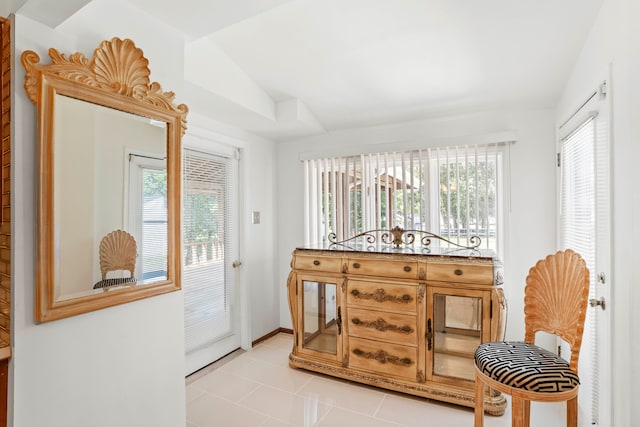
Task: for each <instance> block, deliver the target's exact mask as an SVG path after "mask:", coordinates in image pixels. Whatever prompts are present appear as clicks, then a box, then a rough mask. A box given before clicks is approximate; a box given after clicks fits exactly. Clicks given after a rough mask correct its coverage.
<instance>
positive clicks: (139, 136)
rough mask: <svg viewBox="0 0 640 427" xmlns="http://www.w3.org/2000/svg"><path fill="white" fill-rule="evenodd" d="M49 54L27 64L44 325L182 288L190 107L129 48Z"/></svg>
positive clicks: (28, 55)
mask: <svg viewBox="0 0 640 427" xmlns="http://www.w3.org/2000/svg"><path fill="white" fill-rule="evenodd" d="M49 56H50V58H51V64H38V62H39V61H40V58H39V56H38V55H37V54H36V53H35V52H32V51H25V52H24V53H23V54H22V58H21V59H22V64H23V66H24V68H25V70H26V77H25V83H24V87H25V90H26V91H27V94H28V96H29V98H30V99H31V101H32V102H33V103H34V104H36V106H37V110H38V154H37V158H38V181H37V183H38V190H37V194H38V196H37V197H38V215H37V217H38V230H37V239H38V242H37V280H36V310H35V316H36V320H37V321H39V322H45V321H50V320H55V319H60V318H63V317H68V316H73V315H76V314H80V313H85V312H88V311H92V310H97V309H101V308H105V307H109V306H113V305H116V304H122V303H125V302H129V301H133V300H137V299H141V298H146V297H150V296H153V295H158V294H161V293H165V292H171V291H175V290H178V289H180V271H181V270H180V268H181V267H180V266H181V262H180V259H181V258H180V175H181V139H182V135H183V134H184V131H185V129H186V116H187V107H186V106H185V105H184V104H181V105H177V106H176V105H175V104H174V102H173V98H174V94H173V93H172V92H163V91H162V88H161V87H160V85H159V84H158V83H155V82H154V83H150V79H149V75H150V71H149V68H148V60H147V59H146V58H145V57H144V55H143V53H142V50H140V49H139V48H137V47H136V46H135V44H134V43H133V42H132V41H131V40H129V39H125V40H121V39H118V38H113V39H111V40H106V41H103V42H102V43H101V44H100V46H99V47H98V48H97V49H96V50H95V51H94V56H93V58H91V59H89V58H86V57H85V56H84V55H83V54H82V53H74V54H72V55H70V56H69V57H68V58H67V57H66V56H65V55H64V54H61V53H59V52H58V51H57V50H56V49H53V48H52V49H49Z"/></svg>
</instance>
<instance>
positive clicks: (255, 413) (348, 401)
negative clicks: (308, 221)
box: [186, 333, 565, 427]
mask: <svg viewBox="0 0 640 427" xmlns="http://www.w3.org/2000/svg"><path fill="white" fill-rule="evenodd" d="M291 346H292V336H291V335H289V334H284V333H281V334H278V335H276V336H274V337H272V338H270V339H268V340H266V341H264V342H262V343H260V344H258V345H256V346H255V347H254V348H253V349H251V350H249V351H246V352H242V351H239V352H236V353H233V354H232V355H230V356H227V357H226V358H224V359H222V360H220V361H218V362H216V363H215V364H213V365H212V366H210V367H208V368H205V369H203V370H202V371H200V372H197V373H195V374H193V375H191V376H189V377H188V378H187V392H186V393H187V395H186V402H187V427H254V426H255V427H292V426H295V427H312V426H313V427H392V426H393V427H401V426H404V427H418V426H420V427H439V426H443V427H463V426H464V427H470V426H473V411H472V410H471V409H470V408H464V407H459V406H455V405H449V404H444V403H440V402H436V401H432V400H428V399H421V398H416V397H411V396H406V395H402V394H399V393H394V392H389V391H386V390H382V389H376V388H373V387H369V386H364V385H360V384H356V383H351V382H348V381H343V380H340V379H335V378H331V377H327V376H324V375H319V374H315V373H312V372H306V371H303V370H299V369H293V368H290V367H289V364H288V357H289V353H290V352H291ZM564 417H565V410H564V405H562V404H555V403H546V404H537V403H535V402H533V403H532V405H531V427H553V426H560V425H564ZM484 424H485V426H486V427H503V426H510V425H511V411H510V407H509V406H508V407H507V412H506V413H505V415H504V416H502V417H492V416H485V423H484Z"/></svg>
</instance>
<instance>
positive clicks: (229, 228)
mask: <svg viewBox="0 0 640 427" xmlns="http://www.w3.org/2000/svg"><path fill="white" fill-rule="evenodd" d="M236 173H237V160H235V159H229V158H224V157H218V156H213V155H210V154H204V153H200V152H197V151H191V150H185V151H184V168H183V175H184V187H183V188H184V190H183V197H184V203H183V206H184V220H183V240H184V242H183V244H184V253H183V264H184V277H183V290H184V298H185V341H186V342H185V346H186V353H189V352H192V351H195V350H198V349H199V348H202V347H203V346H206V345H208V344H210V343H212V342H214V341H215V340H217V339H219V338H222V337H224V336H226V335H228V334H230V333H231V331H232V330H233V325H232V321H233V318H232V317H233V316H231V309H230V307H231V304H232V303H233V301H232V300H231V299H232V297H233V292H232V286H233V283H232V281H231V280H230V275H231V274H232V272H231V270H230V266H229V264H230V263H229V262H227V261H228V260H227V259H226V256H227V254H233V253H234V249H235V248H234V247H233V245H234V244H235V242H234V241H233V239H231V238H228V236H233V235H235V233H234V229H235V226H236V225H235V221H234V218H235V213H234V212H233V209H234V204H233V203H231V197H233V195H234V194H236V188H234V183H235V182H236V180H235V179H233V176H234V174H236Z"/></svg>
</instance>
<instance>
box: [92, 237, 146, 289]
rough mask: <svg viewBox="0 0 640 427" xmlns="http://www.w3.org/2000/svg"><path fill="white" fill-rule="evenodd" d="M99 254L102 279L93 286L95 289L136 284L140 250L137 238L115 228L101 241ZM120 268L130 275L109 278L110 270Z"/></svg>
mask: <svg viewBox="0 0 640 427" xmlns="http://www.w3.org/2000/svg"><path fill="white" fill-rule="evenodd" d="M99 254H100V274H101V275H102V280H100V281H99V282H98V283H96V284H95V285H94V286H93V288H94V289H99V288H108V287H110V286H116V285H123V284H129V285H134V284H135V282H136V278H135V276H134V274H133V273H134V270H135V268H136V258H137V256H138V250H137V245H136V239H135V238H134V237H133V236H132V235H131V234H129V233H127V232H126V231H123V230H115V231H112V232H111V233H109V234H107V235H106V236H104V237H103V238H102V240H101V241H100V247H99ZM119 270H122V271H128V272H129V277H119V278H107V273H108V272H110V271H119Z"/></svg>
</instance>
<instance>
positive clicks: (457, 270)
mask: <svg viewBox="0 0 640 427" xmlns="http://www.w3.org/2000/svg"><path fill="white" fill-rule="evenodd" d="M453 274H455V275H456V276H462V270H460V269H459V268H456V269H455V270H453Z"/></svg>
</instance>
